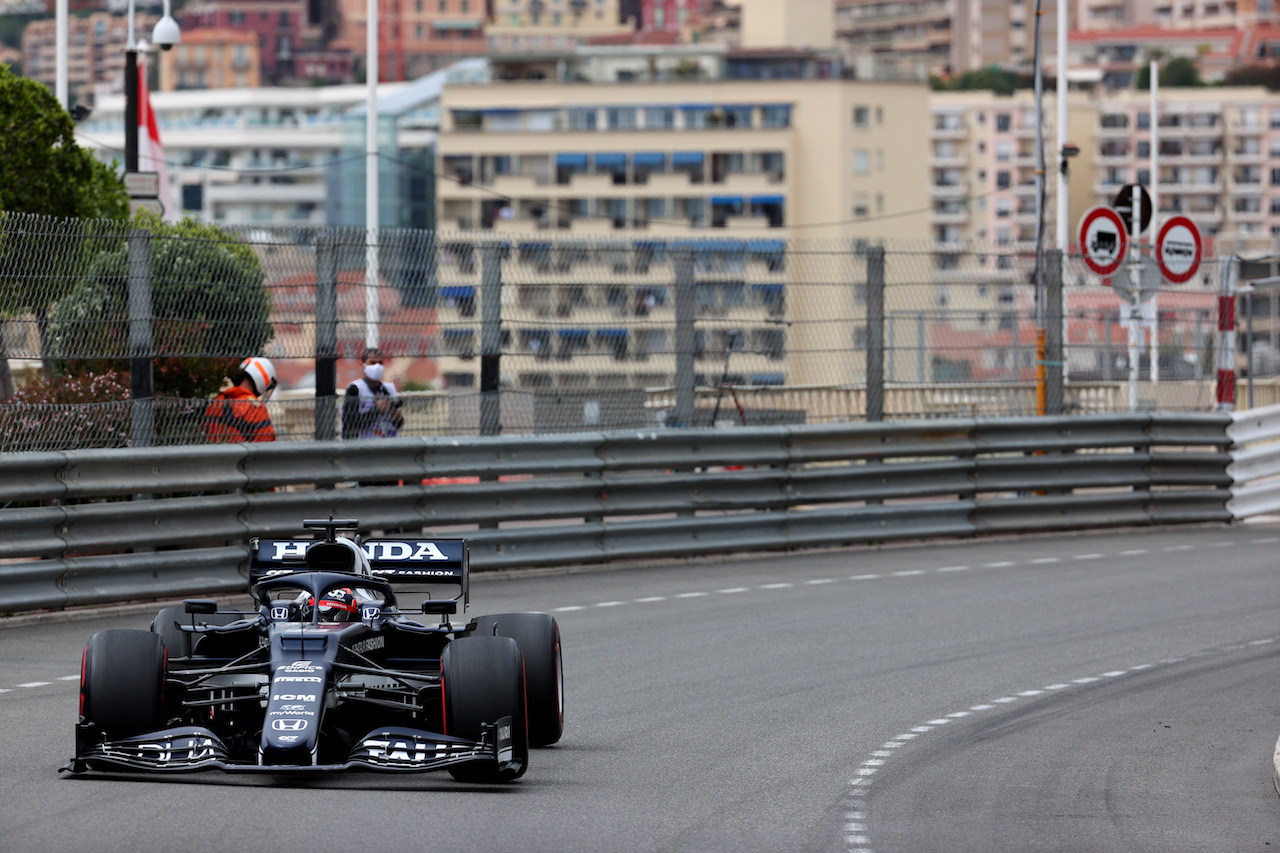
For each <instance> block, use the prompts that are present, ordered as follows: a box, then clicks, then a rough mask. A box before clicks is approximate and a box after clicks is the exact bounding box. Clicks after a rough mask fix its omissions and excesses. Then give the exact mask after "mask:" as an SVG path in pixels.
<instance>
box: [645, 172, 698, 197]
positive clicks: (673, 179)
mask: <svg viewBox="0 0 1280 853" xmlns="http://www.w3.org/2000/svg"><path fill="white" fill-rule="evenodd" d="M640 186H642V187H644V189H645V191H646V192H647V193H650V194H653V195H666V194H668V193H671V194H676V195H680V194H684V193H687V192H689V191H691V190H692V189H693V188H694V186H698V187H701V186H703V185H701V184H697V185H695V184H694V183H693V180H692V179H691V177H690V175H689V173H688V172H659V173H657V174H650V175H649V177H648V179H647V180H646V181H645V183H643V184H641V185H640Z"/></svg>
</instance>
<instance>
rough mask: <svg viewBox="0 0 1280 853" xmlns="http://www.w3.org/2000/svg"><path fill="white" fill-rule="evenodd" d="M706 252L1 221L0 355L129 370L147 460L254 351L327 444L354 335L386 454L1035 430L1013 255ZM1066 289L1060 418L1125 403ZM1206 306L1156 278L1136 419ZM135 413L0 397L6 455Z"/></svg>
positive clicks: (1027, 299)
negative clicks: (389, 442)
mask: <svg viewBox="0 0 1280 853" xmlns="http://www.w3.org/2000/svg"><path fill="white" fill-rule="evenodd" d="M705 234H706V235H707V236H703V235H699V236H697V237H696V238H691V239H620V238H611V237H610V236H607V235H603V236H597V237H590V238H586V237H583V238H568V237H561V236H560V235H559V234H558V233H557V232H555V231H541V232H531V233H530V234H528V235H522V236H516V235H511V234H503V233H500V232H483V233H467V234H445V233H432V232H421V231H398V230H384V231H381V232H379V233H378V234H377V239H376V247H371V246H370V245H369V243H370V241H368V240H367V239H366V234H365V232H364V231H360V230H351V229H345V230H344V229H315V228H308V229H298V228H289V229H280V228H243V227H241V228H230V229H219V228H216V227H213V226H207V225H197V224H195V223H185V224H183V225H179V226H167V225H162V224H160V223H155V222H153V223H151V224H149V225H144V226H143V227H139V224H138V223H132V224H130V223H116V222H98V221H59V220H50V219H42V218H37V217H31V216H25V215H14V214H0V293H2V296H0V308H2V309H3V311H4V318H5V319H4V324H3V333H2V335H0V344H2V345H3V352H2V353H0V355H2V356H3V357H4V358H7V359H9V360H11V361H10V362H9V363H10V364H15V365H16V364H18V362H17V361H13V360H19V359H27V360H39V363H40V365H41V367H42V368H43V371H42V372H44V373H48V374H52V375H60V374H63V373H66V372H76V371H81V372H83V371H86V370H106V369H110V368H112V367H115V368H117V369H121V370H127V369H128V364H129V359H131V358H132V359H138V358H146V359H153V360H154V363H155V368H154V370H155V387H156V391H157V395H158V399H157V401H156V403H155V406H154V438H153V439H152V440H153V441H154V442H155V443H158V444H184V443H192V442H198V441H203V440H204V430H203V418H204V408H205V406H206V405H207V397H208V396H209V395H211V394H212V393H213V392H214V391H216V388H217V378H218V377H220V376H221V375H222V373H223V372H224V371H225V369H226V368H227V366H228V365H230V364H231V363H232V362H234V361H235V360H238V359H240V358H243V357H244V356H246V355H251V354H265V355H268V356H269V357H271V358H272V359H273V361H275V363H276V365H277V369H278V371H279V374H280V383H281V391H280V392H279V393H278V394H277V396H276V398H275V399H273V401H272V402H271V403H270V407H269V408H270V412H271V416H272V420H273V422H274V423H275V424H276V426H277V434H278V437H279V438H290V439H312V438H315V437H317V436H319V437H328V436H331V435H335V434H336V432H335V430H336V427H335V426H334V424H336V418H337V417H338V414H337V411H338V409H337V406H335V405H334V404H333V402H332V400H331V399H329V398H328V397H327V394H328V393H331V392H330V389H327V388H326V387H325V377H326V376H331V375H336V377H337V382H336V388H335V390H336V393H337V394H338V395H341V394H342V393H343V390H344V388H345V386H346V384H347V382H349V381H351V380H353V379H355V378H356V377H357V376H358V375H359V356H360V354H361V352H362V351H363V349H364V348H365V347H366V346H367V345H369V344H371V343H373V342H376V343H377V345H379V346H380V347H381V348H382V349H383V350H384V351H385V353H386V355H387V357H388V370H387V379H389V380H391V381H393V382H395V383H396V384H397V386H398V387H399V388H400V389H401V391H402V392H410V393H408V394H405V395H404V411H405V413H406V422H405V426H404V428H403V433H402V434H407V435H424V434H475V433H477V432H481V433H498V432H500V433H502V434H517V433H547V432H564V431H573V430H583V429H609V428H624V427H626V428H631V427H655V428H656V427H660V426H663V425H668V426H670V425H677V424H680V425H695V426H710V425H713V424H714V425H721V426H723V425H733V424H751V425H754V424H779V423H815V422H831V421H850V420H859V419H863V418H866V417H868V416H870V417H884V418H918V417H943V416H949V415H966V416H967V415H978V416H996V415H1028V414H1034V413H1035V411H1036V371H1037V342H1036V332H1037V328H1038V327H1039V325H1040V317H1041V312H1040V310H1039V306H1038V305H1037V292H1038V288H1037V286H1036V283H1035V253H1034V251H1033V250H1032V249H1031V248H1029V247H1026V246H1021V245H1019V246H979V245H969V244H950V243H948V244H931V245H920V246H911V245H888V246H885V247H882V248H880V247H873V246H869V245H866V244H864V243H861V242H858V241H844V242H838V241H827V242H817V241H813V242H801V241H790V242H787V241H783V240H774V239H760V238H755V237H751V238H736V237H734V236H733V235H734V232H733V230H732V229H727V230H723V231H721V230H719V229H713V230H712V231H708V232H705ZM711 234H715V235H716V236H714V237H712V236H710V235H711ZM880 259H882V260H880ZM1123 275H1127V274H1122V277H1123ZM1062 284H1063V287H1062V297H1061V305H1062V309H1063V311H1064V312H1065V322H1064V323H1063V326H1064V328H1063V332H1064V333H1065V346H1064V350H1063V353H1064V355H1063V358H1062V361H1061V363H1059V364H1056V365H1055V366H1056V367H1058V368H1060V369H1061V370H1062V371H1063V373H1064V374H1065V380H1066V381H1065V386H1064V389H1063V391H1064V393H1063V408H1064V410H1065V411H1067V412H1102V411H1119V410H1125V409H1127V408H1128V407H1129V396H1128V393H1129V391H1128V388H1129V386H1128V379H1129V362H1130V358H1131V357H1130V351H1129V346H1128V343H1129V342H1128V331H1127V326H1126V325H1125V318H1126V317H1127V316H1128V313H1129V312H1128V309H1127V308H1126V307H1125V306H1126V305H1127V300H1126V299H1124V298H1122V296H1121V294H1120V292H1119V287H1118V286H1119V285H1124V284H1125V281H1123V280H1119V279H1117V280H1113V281H1110V282H1108V281H1104V280H1102V279H1099V277H1098V276H1096V275H1094V274H1092V273H1091V272H1089V271H1088V269H1087V268H1086V267H1085V265H1084V264H1083V262H1082V261H1081V260H1080V259H1079V258H1076V257H1071V258H1068V260H1067V263H1066V265H1065V270H1064V276H1063V282H1062ZM1217 290H1218V272H1217V260H1216V259H1208V260H1207V261H1206V262H1205V263H1204V264H1203V265H1202V267H1201V269H1200V272H1199V273H1198V274H1197V275H1196V277H1195V278H1193V279H1192V280H1191V281H1189V282H1187V283H1186V284H1183V285H1178V286H1169V285H1167V284H1164V285H1161V286H1160V288H1159V292H1158V295H1157V296H1156V299H1155V306H1156V307H1155V310H1154V311H1148V312H1147V315H1146V316H1145V318H1144V320H1145V325H1144V326H1143V328H1142V337H1143V339H1144V346H1143V347H1142V348H1140V350H1139V355H1138V359H1139V364H1138V367H1139V370H1140V375H1141V383H1140V385H1139V386H1138V404H1139V405H1140V406H1141V407H1142V408H1160V409H1180V410H1208V409H1211V408H1213V405H1214V368H1215V346H1216V335H1215V332H1216V328H1217V309H1216V296H1217ZM1049 313H1051V312H1049ZM1148 336H1150V340H1153V341H1154V342H1155V343H1154V344H1153V345H1147V344H1146V341H1147V339H1148ZM2 363H3V362H0V364H2ZM32 363H34V362H32ZM202 364H203V365H206V366H207V365H209V364H212V365H213V367H206V368H203V369H197V366H199V365H202ZM318 367H321V368H323V369H318ZM317 376H319V377H320V381H319V385H320V387H319V397H317ZM202 382H203V383H205V384H204V385H203V386H202V385H201V384H200V383H202ZM494 389H496V390H494ZM327 399H328V400H329V402H327V403H326V400H327ZM133 411H134V414H131V409H130V406H129V404H128V402H127V400H125V399H118V400H115V401H112V400H98V401H96V402H93V403H89V402H69V401H64V402H61V403H51V402H47V401H46V402H42V403H41V404H39V405H35V404H32V403H23V402H9V403H7V404H0V421H2V422H3V425H4V444H3V449H5V450H18V449H24V450H34V449H61V448H69V447H82V446H113V445H120V444H125V443H128V442H129V441H131V440H133V439H132V438H131V429H132V426H131V424H132V423H133V421H132V420H131V419H132V418H133V417H134V416H135V415H136V407H135V408H134V410H133ZM317 412H318V414H317Z"/></svg>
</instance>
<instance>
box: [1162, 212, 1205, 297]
mask: <svg viewBox="0 0 1280 853" xmlns="http://www.w3.org/2000/svg"><path fill="white" fill-rule="evenodd" d="M1203 254H1204V241H1203V240H1201V239H1200V229H1199V228H1197V227H1196V224H1195V223H1194V222H1192V221H1191V220H1190V219H1188V218H1187V217H1185V216H1173V217H1170V218H1169V220H1168V221H1167V222H1165V224H1164V225H1162V226H1160V236H1159V237H1157V238H1156V264H1158V265H1159V267H1160V274H1161V275H1163V276H1164V277H1165V278H1166V279H1167V280H1169V281H1171V282H1173V283H1174V284H1182V283H1183V282H1184V281H1190V280H1191V277H1192V276H1194V275H1195V274H1196V270H1198V269H1200V257H1201V256H1202V255H1203Z"/></svg>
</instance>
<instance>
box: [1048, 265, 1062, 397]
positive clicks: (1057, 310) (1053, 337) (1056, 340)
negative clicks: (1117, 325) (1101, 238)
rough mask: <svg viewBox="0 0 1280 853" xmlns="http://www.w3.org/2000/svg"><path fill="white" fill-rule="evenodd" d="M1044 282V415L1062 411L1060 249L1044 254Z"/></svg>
mask: <svg viewBox="0 0 1280 853" xmlns="http://www.w3.org/2000/svg"><path fill="white" fill-rule="evenodd" d="M1045 264H1046V266H1045V279H1044V325H1045V334H1044V361H1045V372H1044V393H1045V414H1046V415H1060V414H1062V412H1063V406H1064V400H1063V378H1062V377H1063V367H1064V365H1063V362H1062V359H1063V340H1062V328H1063V327H1062V319H1063V316H1062V250H1061V249H1050V250H1049V251H1048V252H1047V253H1046V255H1045Z"/></svg>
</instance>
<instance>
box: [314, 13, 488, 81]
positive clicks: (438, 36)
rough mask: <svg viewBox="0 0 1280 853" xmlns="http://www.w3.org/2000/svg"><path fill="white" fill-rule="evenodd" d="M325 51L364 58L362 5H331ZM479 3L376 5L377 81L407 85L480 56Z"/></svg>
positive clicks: (482, 17)
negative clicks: (332, 19)
mask: <svg viewBox="0 0 1280 853" xmlns="http://www.w3.org/2000/svg"><path fill="white" fill-rule="evenodd" d="M337 8H338V10H339V14H338V19H337V22H336V27H335V30H334V35H333V38H332V40H331V41H330V42H329V48H330V49H332V50H335V51H341V52H345V53H348V54H350V55H353V56H355V57H357V58H359V59H360V64H363V57H364V55H365V52H366V26H367V16H368V4H367V3H366V2H365V0H337ZM485 15H486V9H485V0H381V2H380V3H379V10H378V30H379V39H378V44H379V48H380V54H379V60H378V62H379V67H378V76H379V77H380V78H381V79H382V80H384V81H404V80H413V79H416V78H418V77H421V76H423V75H426V74H429V73H431V72H433V71H436V70H438V69H440V68H443V67H445V66H447V65H449V64H450V63H453V62H455V61H458V60H460V59H463V58H466V57H473V56H479V55H481V54H483V53H484V52H485V39H484V25H485Z"/></svg>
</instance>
